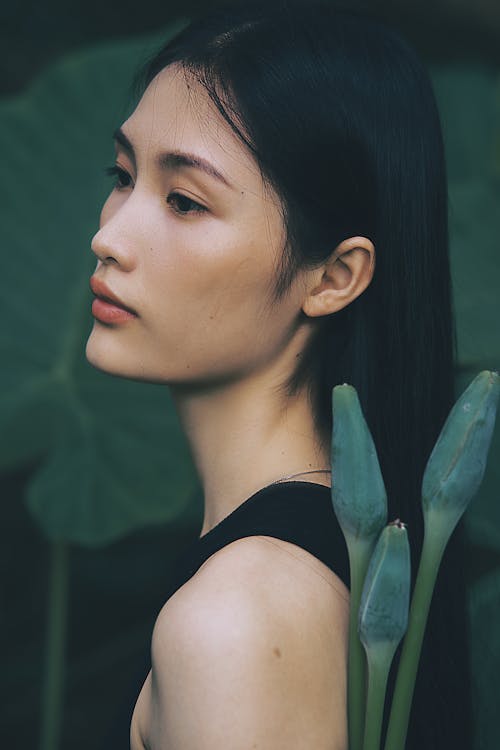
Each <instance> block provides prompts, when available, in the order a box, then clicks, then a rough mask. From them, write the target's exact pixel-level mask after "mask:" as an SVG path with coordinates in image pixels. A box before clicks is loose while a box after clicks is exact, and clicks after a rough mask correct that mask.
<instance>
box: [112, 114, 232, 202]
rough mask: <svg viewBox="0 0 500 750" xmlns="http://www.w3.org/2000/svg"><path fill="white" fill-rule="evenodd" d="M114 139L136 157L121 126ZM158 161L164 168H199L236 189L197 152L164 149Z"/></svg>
mask: <svg viewBox="0 0 500 750" xmlns="http://www.w3.org/2000/svg"><path fill="white" fill-rule="evenodd" d="M113 140H114V141H116V142H117V143H119V144H120V145H121V146H122V147H123V148H124V149H125V151H128V152H129V153H130V154H132V156H133V157H134V159H135V151H134V147H133V145H132V143H131V141H130V140H129V138H128V137H127V136H126V135H125V133H124V132H123V130H122V129H121V128H116V130H114V131H113ZM156 163H157V165H158V167H159V168H160V169H162V170H167V169H172V170H175V169H182V168H186V167H187V168H190V169H199V170H201V171H202V172H204V173H205V174H207V175H209V176H210V177H213V178H214V179H216V180H218V181H219V182H222V183H223V184H224V185H226V186H227V187H228V188H231V190H234V187H233V186H232V185H231V183H230V182H228V181H227V180H226V178H225V177H224V175H223V174H222V173H221V172H219V170H218V169H216V168H215V167H214V166H213V164H211V163H210V162H209V161H206V159H203V158H202V157H201V156H196V154H189V153H185V152H184V151H163V152H162V153H160V154H158V156H157V159H156Z"/></svg>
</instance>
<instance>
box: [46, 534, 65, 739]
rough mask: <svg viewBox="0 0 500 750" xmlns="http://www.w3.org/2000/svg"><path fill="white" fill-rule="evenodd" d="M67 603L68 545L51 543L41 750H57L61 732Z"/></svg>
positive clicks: (59, 542) (62, 542)
mask: <svg viewBox="0 0 500 750" xmlns="http://www.w3.org/2000/svg"><path fill="white" fill-rule="evenodd" d="M67 602H68V545H67V544H66V543H65V542H64V541H60V540H57V541H53V542H51V544H50V571H49V591H48V599H47V616H46V630H45V666H44V676H43V687H42V696H41V704H42V706H41V728H40V750H58V748H59V746H60V736H61V730H62V715H63V712H62V704H63V691H64V678H65V674H64V673H65V663H64V658H65V641H66V620H67Z"/></svg>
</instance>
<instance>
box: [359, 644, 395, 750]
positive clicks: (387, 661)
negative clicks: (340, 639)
mask: <svg viewBox="0 0 500 750" xmlns="http://www.w3.org/2000/svg"><path fill="white" fill-rule="evenodd" d="M396 647H397V646H396V645H394V644H388V646H387V648H385V649H384V650H383V653H380V651H381V646H380V644H378V645H377V647H376V648H375V649H373V650H372V649H370V650H369V651H368V652H367V660H368V695H367V699H366V718H365V738H364V742H363V750H380V735H381V734H382V719H383V716H384V704H385V691H386V686H387V678H388V676H389V669H390V667H391V663H392V659H393V657H394V653H395V651H396Z"/></svg>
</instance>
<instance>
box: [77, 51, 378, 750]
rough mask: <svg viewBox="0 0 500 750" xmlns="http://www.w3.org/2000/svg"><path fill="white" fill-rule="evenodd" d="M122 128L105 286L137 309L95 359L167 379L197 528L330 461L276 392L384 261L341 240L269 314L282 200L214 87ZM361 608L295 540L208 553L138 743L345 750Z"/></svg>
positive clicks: (94, 345) (97, 329) (175, 613)
mask: <svg viewBox="0 0 500 750" xmlns="http://www.w3.org/2000/svg"><path fill="white" fill-rule="evenodd" d="M121 129H122V132H123V133H124V134H125V136H126V137H127V139H128V141H129V142H130V143H131V144H132V146H133V151H132V150H130V149H129V148H128V147H125V146H124V145H122V143H118V142H117V143H116V164H117V166H118V167H119V168H120V170H121V171H120V174H119V176H118V177H117V182H116V185H115V187H114V189H113V190H112V192H111V193H110V195H109V197H108V199H107V200H106V202H105V204H104V206H103V209H102V212H101V216H100V225H99V227H100V228H99V231H98V232H97V233H96V234H95V236H94V238H93V240H92V245H91V247H92V251H93V252H94V253H95V255H96V256H97V259H98V260H97V266H96V270H95V272H94V273H95V275H96V276H97V277H99V278H100V279H102V280H103V281H105V283H106V284H107V285H108V286H109V288H110V289H111V290H112V291H113V292H114V293H115V294H117V295H118V296H119V297H120V298H121V299H122V301H123V302H124V303H125V304H126V305H127V306H129V307H131V308H133V309H134V310H135V311H136V312H137V317H136V318H134V319H131V320H129V321H127V322H126V323H124V324H107V323H102V322H100V321H99V320H97V319H95V320H94V325H93V328H92V331H91V333H90V336H89V339H88V341H87V346H86V356H87V359H88V361H89V362H90V364H92V365H93V366H95V367H96V368H98V369H101V370H103V371H104V372H107V373H110V374H114V375H117V376H119V377H125V378H131V379H134V380H141V381H145V382H152V383H164V384H165V385H168V386H169V389H170V393H171V395H172V398H173V401H174V404H175V407H176V410H177V413H178V415H179V419H180V423H181V425H182V428H183V429H184V431H185V434H186V436H187V439H188V441H189V445H190V448H191V451H192V456H193V459H194V463H195V466H196V469H197V471H198V474H199V477H200V480H201V483H202V486H203V490H204V520H203V526H202V529H201V532H200V535H203V534H205V533H206V532H207V531H209V530H210V529H212V528H213V527H214V526H215V525H216V524H217V523H219V521H221V520H222V519H223V518H224V517H225V516H227V515H228V514H229V513H230V512H231V511H232V510H234V509H235V508H236V507H237V506H239V505H240V504H241V503H242V502H243V501H244V500H245V499H246V498H248V497H249V496H250V495H252V494H253V493H254V492H256V491H257V490H258V489H260V488H261V487H263V486H265V485H267V484H269V483H271V482H272V481H274V480H276V479H279V478H280V477H282V476H285V475H288V474H293V473H295V474H296V473H298V472H301V471H302V472H304V471H307V470H311V469H325V468H329V467H330V445H322V444H321V443H320V441H319V437H318V435H317V432H316V429H315V426H314V423H313V417H312V412H311V405H310V403H309V400H308V397H307V394H306V393H305V392H304V393H302V394H300V395H299V396H298V397H297V398H295V399H294V400H290V401H288V402H286V403H284V402H283V400H282V399H281V397H279V396H278V394H277V391H276V388H277V386H278V385H279V384H281V383H282V382H283V381H284V380H285V379H286V377H287V376H288V375H289V374H290V373H291V372H292V371H293V369H294V368H295V367H296V364H297V359H298V357H300V356H301V352H302V351H303V349H304V347H305V345H306V342H307V340H308V338H309V336H310V335H311V334H312V332H313V329H314V326H315V323H316V322H317V319H318V318H319V317H320V316H323V315H328V314H330V313H333V312H335V311H337V310H340V309H341V308H343V307H344V306H345V305H347V304H349V303H350V302H351V301H353V300H354V299H355V298H356V297H357V296H358V295H359V294H361V293H362V292H363V291H364V290H365V289H366V287H367V286H368V284H369V283H370V281H371V279H372V276H373V272H374V265H375V249H374V246H373V244H372V242H371V241H370V240H369V239H368V238H366V237H351V238H348V239H346V240H345V241H343V242H342V243H340V244H339V245H338V246H337V247H333V248H332V254H331V256H330V258H329V259H328V261H327V262H325V263H323V264H322V265H321V266H319V267H318V268H316V269H313V270H311V269H309V270H307V271H303V272H301V273H299V275H298V276H297V278H296V279H295V281H294V283H293V285H292V287H291V289H290V291H289V293H288V294H287V295H286V296H285V298H284V299H282V300H281V301H280V302H279V303H278V304H276V303H275V304H271V302H270V294H271V284H272V280H273V278H274V275H275V268H276V264H277V261H278V258H279V255H280V253H281V251H282V248H283V243H284V240H285V232H284V225H283V219H282V213H281V210H280V202H279V199H278V196H277V195H276V194H275V193H274V192H273V190H272V189H271V188H270V187H269V186H268V185H267V184H266V183H265V182H264V180H263V178H262V175H261V173H260V171H259V168H258V166H257V164H256V163H255V161H254V159H253V157H252V156H251V154H250V153H249V152H248V151H247V149H246V148H245V146H244V144H243V143H242V142H241V141H240V140H239V139H238V138H237V137H236V135H235V134H234V133H233V131H232V130H231V128H230V127H229V125H228V124H227V123H226V122H225V121H224V120H223V119H222V117H221V115H220V114H219V113H218V112H217V110H216V109H215V107H214V105H213V104H212V103H211V101H210V100H209V97H208V95H207V94H206V92H205V91H204V90H203V89H202V88H201V87H200V86H199V84H197V83H196V82H195V81H193V80H190V79H189V78H187V77H186V76H185V75H184V72H183V71H182V70H181V69H180V68H179V67H177V66H176V65H172V66H169V67H168V68H165V69H164V70H163V71H161V72H160V73H159V74H158V75H157V76H156V77H155V79H154V80H153V81H152V82H151V84H150V85H149V86H148V88H147V89H146V91H145V93H144V95H143V96H142V98H141V100H140V101H139V103H138V105H137V107H136V108H135V110H134V112H133V113H132V114H131V115H130V117H129V118H128V119H127V120H126V121H125V122H124V123H123V124H122V126H121ZM165 152H168V153H169V154H170V156H169V157H168V158H164V159H163V165H162V166H160V164H159V163H158V157H159V155H160V154H164V153H165ZM172 153H175V154H178V153H189V154H191V155H195V156H196V157H198V158H201V159H204V160H206V161H207V162H208V163H209V164H210V165H211V167H212V168H215V170H217V172H218V173H219V175H220V176H221V177H222V178H223V179H221V178H220V177H219V178H216V177H214V176H213V175H212V174H208V173H207V172H205V171H203V170H201V169H199V168H196V167H194V166H185V165H181V164H180V163H179V159H178V158H177V159H174V158H173V157H172V156H171V154H172ZM334 177H335V176H334V175H332V179H334ZM311 189H312V190H313V189H314V175H312V176H311ZM329 477H330V475H329V474H321V473H318V474H310V475H303V476H302V475H299V476H298V477H296V479H303V480H305V481H314V482H318V483H320V484H325V485H327V486H329V485H330V478H329ZM348 600H349V592H348V590H347V589H346V587H345V586H344V584H343V583H342V581H341V580H340V579H339V578H338V577H337V576H336V575H335V574H334V573H333V572H332V571H331V570H330V569H329V568H328V567H327V566H326V565H324V564H323V563H321V562H320V561H319V560H317V559H316V558H315V557H314V556H313V555H311V554H310V553H308V552H306V551H305V550H302V549H301V548H299V547H297V546H296V545H293V544H291V543H288V542H283V541H282V540H277V539H271V538H269V537H257V536H255V537H247V538H243V539H240V540H237V541H236V542H233V543H232V544H230V545H228V546H227V547H225V548H223V549H222V550H220V551H219V552H217V553H216V554H215V555H212V557H211V558H209V560H207V561H206V563H205V564H204V565H203V566H202V567H201V568H200V570H199V571H198V572H197V573H196V574H195V575H194V576H193V577H192V578H191V579H190V581H188V583H187V584H185V585H184V586H183V587H181V589H179V591H177V592H176V593H175V594H174V596H173V597H171V599H169V601H168V602H167V603H166V604H165V606H164V607H163V609H162V611H161V612H160V614H159V616H158V619H157V621H156V624H155V629H154V633H153V643H152V671H151V672H150V674H149V675H148V678H147V680H146V682H145V684H144V686H143V690H142V691H141V694H140V696H139V699H138V701H137V704H136V709H135V712H134V717H133V721H132V727H131V743H132V750H138V749H139V748H142V747H145V748H148V750H212V749H214V750H215V748H217V750H220V748H221V747H227V748H231V750H239V749H240V748H241V750H243V749H245V750H246V749H247V748H253V747H255V748H259V750H281V748H285V747H286V748H287V750H295V749H296V750H299V748H300V749H301V750H302V749H303V748H313V747H314V748H315V750H323V748H324V750H337V748H338V750H341V749H342V748H345V747H346V726H345V724H346V715H345V711H346V708H345V695H344V693H345V680H346V675H345V669H346V658H347V622H348ZM274 649H277V650H278V651H279V654H280V656H279V657H278V656H276V651H274Z"/></svg>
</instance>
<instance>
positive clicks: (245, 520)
mask: <svg viewBox="0 0 500 750" xmlns="http://www.w3.org/2000/svg"><path fill="white" fill-rule="evenodd" d="M255 535H265V536H271V537H276V538H277V539H282V540H283V541H286V542H292V543H293V544H296V545H298V546H299V547H301V548H302V549H305V550H307V551H308V552H310V553H311V554H313V555H314V556H315V557H317V558H318V559H319V560H321V561H322V562H323V563H325V565H327V566H328V567H329V568H330V569H331V570H332V571H333V572H334V573H336V574H337V575H338V577H339V578H340V579H341V580H342V581H343V583H344V584H345V585H346V586H347V588H350V576H349V556H348V552H347V545H346V542H345V539H344V535H343V533H342V529H341V528H340V526H339V523H338V521H337V517H336V515H335V512H334V510H333V505H332V500H331V490H330V487H325V486H324V485H322V484H315V483H314V482H304V481H287V482H279V483H277V484H270V485H267V486H266V487H263V488H261V489H260V490H258V491H257V492H255V493H254V494H253V495H251V496H250V497H249V498H248V499H247V500H245V501H244V502H243V503H241V505H238V507H237V508H235V509H234V510H233V511H232V512H231V513H229V515H227V516H226V517H225V518H223V519H222V520H221V521H220V522H219V523H218V524H217V525H216V526H214V527H213V528H212V529H210V531H208V532H207V533H206V534H204V535H203V536H202V537H199V538H197V539H195V540H194V542H193V543H192V544H190V545H188V547H187V548H185V549H184V550H183V551H182V553H181V554H180V555H179V556H178V557H177V558H176V560H175V562H174V565H173V567H172V573H171V576H170V582H169V585H168V587H167V591H166V596H165V602H166V601H167V600H168V599H169V598H170V597H171V596H173V594H175V592H176V591H177V590H178V589H180V587H181V586H183V584H185V583H186V582H187V581H188V580H189V579H190V578H191V577H192V576H193V575H194V574H195V573H196V571H197V570H198V569H199V568H200V567H201V565H203V563H204V562H205V561H206V560H208V558H209V557H210V556H211V555H213V554H214V553H215V552H217V551H218V550H220V549H222V547H225V546H226V545H227V544H230V543H231V542H234V541H235V540H236V539H242V538H243V537H247V536H255ZM150 648H151V644H148V646H147V649H146V650H145V653H144V661H143V663H142V665H141V668H140V670H139V671H138V672H137V673H136V677H135V678H134V680H133V681H132V683H131V684H130V686H129V689H128V691H127V692H126V694H125V696H124V700H123V701H122V703H121V709H120V711H119V712H118V714H117V715H116V717H115V718H114V721H113V722H112V725H111V730H110V731H109V732H108V734H107V736H106V738H105V741H104V743H103V744H102V745H101V748H102V750H129V748H130V744H129V742H130V740H129V735H130V723H131V720H132V713H133V710H134V707H135V703H136V701H137V698H138V696H139V693H140V691H141V688H142V685H143V684H144V680H145V679H146V677H147V675H148V672H149V670H150V669H151V650H150Z"/></svg>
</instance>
